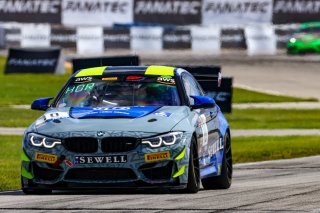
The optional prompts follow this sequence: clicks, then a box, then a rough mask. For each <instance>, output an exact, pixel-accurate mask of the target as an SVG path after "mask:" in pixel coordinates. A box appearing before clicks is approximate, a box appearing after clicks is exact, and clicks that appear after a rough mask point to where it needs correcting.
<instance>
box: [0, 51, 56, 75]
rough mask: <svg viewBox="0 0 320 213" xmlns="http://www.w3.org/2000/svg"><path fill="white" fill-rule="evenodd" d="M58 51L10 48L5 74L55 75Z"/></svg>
mask: <svg viewBox="0 0 320 213" xmlns="http://www.w3.org/2000/svg"><path fill="white" fill-rule="evenodd" d="M59 56H60V49H55V48H43V49H28V48H11V49H9V55H8V58H7V64H6V68H5V73H6V74H9V73H55V72H56V73H57V72H58V70H57V66H58V61H59Z"/></svg>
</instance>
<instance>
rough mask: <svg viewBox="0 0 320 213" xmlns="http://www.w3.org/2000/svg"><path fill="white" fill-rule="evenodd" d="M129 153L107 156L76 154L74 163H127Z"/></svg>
mask: <svg viewBox="0 0 320 213" xmlns="http://www.w3.org/2000/svg"><path fill="white" fill-rule="evenodd" d="M127 161H128V158H127V155H105V156H76V157H74V164H78V165H79V164H108V163H127Z"/></svg>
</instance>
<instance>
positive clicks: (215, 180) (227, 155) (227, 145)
mask: <svg viewBox="0 0 320 213" xmlns="http://www.w3.org/2000/svg"><path fill="white" fill-rule="evenodd" d="M221 167H222V168H221V169H222V170H221V175H220V176H214V177H209V178H205V179H202V186H203V188H204V189H228V188H230V186H231V183H232V170H233V167H232V152H231V138H230V135H229V134H228V133H226V134H225V136H224V149H223V159H222V165H221Z"/></svg>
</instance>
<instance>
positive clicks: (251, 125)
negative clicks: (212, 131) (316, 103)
mask: <svg viewBox="0 0 320 213" xmlns="http://www.w3.org/2000/svg"><path fill="white" fill-rule="evenodd" d="M226 117H227V120H228V122H229V124H230V126H231V129H288V128H293V129H319V128H320V109H312V110H309V109H308V110H304V109H297V110H296V109H235V110H233V112H232V114H226Z"/></svg>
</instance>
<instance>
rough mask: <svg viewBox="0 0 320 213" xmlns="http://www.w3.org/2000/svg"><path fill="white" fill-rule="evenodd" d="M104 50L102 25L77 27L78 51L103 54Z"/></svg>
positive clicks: (79, 52) (85, 53)
mask: <svg viewBox="0 0 320 213" xmlns="http://www.w3.org/2000/svg"><path fill="white" fill-rule="evenodd" d="M103 52H104V44H103V29H102V27H78V28H77V53H78V54H84V55H87V54H95V55H97V54H102V53H103Z"/></svg>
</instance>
